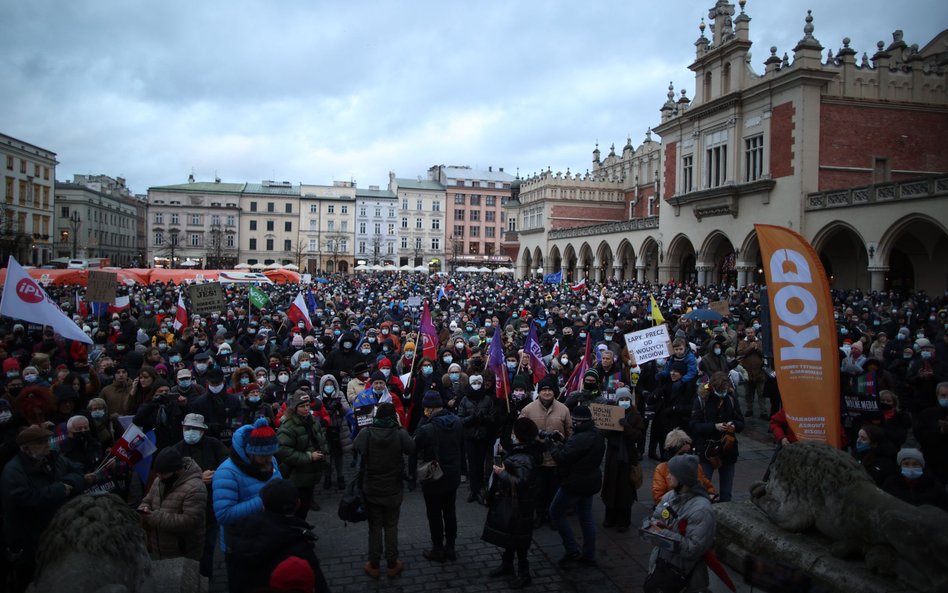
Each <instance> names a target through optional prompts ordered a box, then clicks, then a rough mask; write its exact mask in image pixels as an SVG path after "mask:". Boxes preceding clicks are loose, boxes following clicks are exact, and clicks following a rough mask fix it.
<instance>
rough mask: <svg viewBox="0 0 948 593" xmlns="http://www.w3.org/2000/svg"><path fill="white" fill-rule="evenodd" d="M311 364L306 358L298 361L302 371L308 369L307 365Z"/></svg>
mask: <svg viewBox="0 0 948 593" xmlns="http://www.w3.org/2000/svg"><path fill="white" fill-rule="evenodd" d="M311 366H313V364H312V363H311V362H310V361H308V360H304V361H302V362H300V368H301V369H303V370H304V371H308V370H309V367H311Z"/></svg>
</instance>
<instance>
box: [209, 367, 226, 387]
mask: <svg viewBox="0 0 948 593" xmlns="http://www.w3.org/2000/svg"><path fill="white" fill-rule="evenodd" d="M207 381H208V383H221V382H223V381H224V371H222V370H220V369H219V368H217V367H214V368H213V369H211V370H209V371H207Z"/></svg>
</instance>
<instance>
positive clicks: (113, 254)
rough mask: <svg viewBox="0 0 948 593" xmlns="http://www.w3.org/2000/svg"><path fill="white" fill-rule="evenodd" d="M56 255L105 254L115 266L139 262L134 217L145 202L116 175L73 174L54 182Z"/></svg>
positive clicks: (141, 213)
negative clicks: (63, 179) (62, 180)
mask: <svg viewBox="0 0 948 593" xmlns="http://www.w3.org/2000/svg"><path fill="white" fill-rule="evenodd" d="M55 197H56V199H55V202H56V217H55V228H56V233H55V236H56V242H55V255H56V257H57V258H61V259H62V258H80V259H87V258H108V260H109V263H110V264H111V265H113V266H118V267H124V268H128V267H139V266H141V265H143V262H144V260H145V254H144V253H143V247H144V245H143V244H142V243H141V242H140V240H139V239H140V237H139V221H140V220H141V219H142V218H144V213H145V203H144V202H143V201H142V199H141V198H140V197H138V196H135V195H134V194H133V193H132V192H131V191H130V190H129V188H128V186H127V185H126V183H125V180H124V179H123V178H121V177H116V178H112V177H109V176H107V175H73V180H72V181H71V182H56V186H55Z"/></svg>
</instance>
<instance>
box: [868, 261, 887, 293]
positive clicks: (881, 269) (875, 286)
mask: <svg viewBox="0 0 948 593" xmlns="http://www.w3.org/2000/svg"><path fill="white" fill-rule="evenodd" d="M888 271H889V267H888V266H869V290H874V291H878V292H882V291H883V290H885V273H886V272H888Z"/></svg>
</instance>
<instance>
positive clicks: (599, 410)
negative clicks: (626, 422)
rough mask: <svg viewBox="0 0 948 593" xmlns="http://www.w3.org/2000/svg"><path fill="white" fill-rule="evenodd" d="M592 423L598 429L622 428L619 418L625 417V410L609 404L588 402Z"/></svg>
mask: <svg viewBox="0 0 948 593" xmlns="http://www.w3.org/2000/svg"><path fill="white" fill-rule="evenodd" d="M589 411H590V412H592V417H593V423H594V424H595V425H596V428H598V429H599V430H622V425H621V424H619V420H622V419H623V418H625V410H623V409H622V408H620V407H619V406H610V405H609V404H589Z"/></svg>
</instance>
